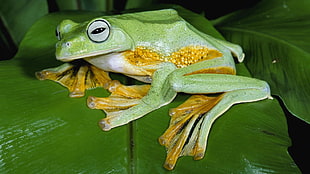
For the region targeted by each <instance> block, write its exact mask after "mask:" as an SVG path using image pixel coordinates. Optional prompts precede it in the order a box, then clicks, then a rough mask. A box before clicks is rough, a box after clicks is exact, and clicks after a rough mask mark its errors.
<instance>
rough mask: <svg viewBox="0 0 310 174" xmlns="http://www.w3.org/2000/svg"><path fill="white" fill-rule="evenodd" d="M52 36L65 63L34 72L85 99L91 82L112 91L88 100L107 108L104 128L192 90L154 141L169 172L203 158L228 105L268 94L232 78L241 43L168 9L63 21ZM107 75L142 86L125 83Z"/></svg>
mask: <svg viewBox="0 0 310 174" xmlns="http://www.w3.org/2000/svg"><path fill="white" fill-rule="evenodd" d="M56 36H57V38H58V40H59V41H58V42H57V44H56V58H57V59H58V60H60V61H63V62H66V63H64V64H63V65H61V66H59V67H56V68H50V69H46V70H43V71H41V72H38V73H36V76H37V77H38V78H39V79H40V80H44V79H50V80H54V81H56V82H58V83H60V84H62V85H63V86H65V87H67V88H68V89H69V91H70V97H82V96H84V92H85V90H86V89H90V88H95V87H103V88H105V89H107V90H109V91H110V92H111V95H110V96H109V97H104V98H100V97H94V96H90V97H88V99H87V104H88V107H89V108H92V109H101V110H104V111H105V113H106V117H105V118H103V119H102V120H100V121H99V126H100V128H101V129H102V130H104V131H108V130H110V129H112V128H114V127H117V126H121V125H125V124H127V123H129V122H130V121H133V120H136V119H138V118H140V117H143V116H144V115H146V114H148V113H150V112H152V111H154V110H156V109H159V108H160V107H162V106H164V105H167V104H169V103H171V102H172V101H173V100H174V98H175V97H176V95H177V93H180V92H182V93H187V94H193V95H192V96H191V97H190V98H189V99H188V100H187V101H185V102H184V103H183V104H181V105H180V106H178V107H177V108H174V109H171V111H170V116H171V121H170V125H169V127H168V129H167V130H166V132H165V133H164V134H163V135H162V136H161V137H160V138H159V142H160V144H161V145H163V146H165V147H166V149H167V157H166V161H165V164H164V167H165V168H166V169H168V170H172V169H173V168H174V167H175V164H176V162H177V159H178V158H179V157H180V156H185V155H187V156H193V157H194V159H195V160H198V159H202V158H203V157H204V154H205V151H206V146H207V140H208V135H209V132H210V129H211V126H212V124H213V123H214V121H215V120H216V119H217V118H218V117H220V116H221V115H222V114H223V113H224V112H225V111H227V110H228V109H229V108H230V107H231V106H232V105H233V104H236V103H244V102H254V101H258V100H263V99H267V98H270V99H271V95H270V88H269V86H268V84H267V83H266V82H265V81H262V80H258V79H255V78H249V77H244V76H238V75H236V68H235V62H234V59H233V57H236V59H237V61H239V62H242V61H243V59H244V53H243V51H242V48H241V47H240V46H239V45H236V44H233V43H229V42H227V41H223V40H219V39H216V38H213V37H211V36H209V35H207V34H205V33H202V32H200V31H198V30H197V29H196V28H194V27H193V26H192V25H191V24H189V23H188V22H186V21H185V20H184V19H182V18H181V17H180V16H179V15H178V13H177V12H176V11H175V10H173V9H165V10H157V11H147V12H137V13H129V14H122V15H114V16H103V17H99V18H95V19H93V20H90V21H87V22H83V23H75V22H73V21H71V20H64V21H62V22H61V23H60V24H59V26H58V27H57V30H56ZM81 60H83V62H87V63H82V64H81ZM108 72H114V73H121V74H124V75H126V76H128V77H130V78H134V79H137V80H139V81H142V82H144V83H145V84H143V85H130V86H125V85H123V84H121V83H120V82H119V81H117V80H112V79H111V78H110V77H109V74H108Z"/></svg>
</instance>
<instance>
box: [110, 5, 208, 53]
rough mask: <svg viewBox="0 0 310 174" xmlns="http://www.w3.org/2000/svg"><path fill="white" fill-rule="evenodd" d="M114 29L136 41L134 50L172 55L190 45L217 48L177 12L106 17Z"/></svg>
mask: <svg viewBox="0 0 310 174" xmlns="http://www.w3.org/2000/svg"><path fill="white" fill-rule="evenodd" d="M105 19H107V20H108V21H109V22H110V23H111V26H112V29H113V27H116V28H119V29H121V30H123V31H124V32H125V33H126V34H128V35H129V36H130V38H131V39H132V40H133V44H132V45H133V47H134V48H135V47H136V46H143V47H147V48H151V49H153V50H155V51H158V52H161V53H162V54H164V55H165V54H170V53H172V52H174V51H176V50H178V49H180V48H182V47H185V46H188V45H201V46H206V47H208V48H214V46H213V45H210V42H208V41H207V40H206V38H205V37H204V36H203V35H204V34H202V33H201V32H199V31H198V30H196V29H194V28H193V27H192V26H191V25H190V24H188V23H187V22H186V21H185V20H184V19H183V18H181V17H180V16H179V15H178V13H177V11H175V10H173V9H166V10H157V11H147V12H138V13H130V14H123V15H117V16H107V17H105Z"/></svg>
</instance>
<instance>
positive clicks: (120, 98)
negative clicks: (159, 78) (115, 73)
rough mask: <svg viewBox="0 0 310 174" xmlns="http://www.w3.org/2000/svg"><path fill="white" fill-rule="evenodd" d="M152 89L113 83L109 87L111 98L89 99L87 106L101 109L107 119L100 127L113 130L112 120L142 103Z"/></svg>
mask: <svg viewBox="0 0 310 174" xmlns="http://www.w3.org/2000/svg"><path fill="white" fill-rule="evenodd" d="M149 89H150V85H132V86H125V85H122V84H121V83H120V82H119V81H116V80H114V81H112V82H111V83H110V85H109V87H108V90H109V91H110V92H111V95H110V96H109V97H104V98H99V97H93V96H90V97H88V100H87V105H88V107H89V108H91V109H101V110H104V111H105V113H106V115H107V116H106V118H104V119H102V120H101V121H100V122H99V126H100V127H101V128H102V130H104V131H108V130H110V129H111V127H110V126H109V122H110V118H113V117H115V116H118V115H120V114H121V113H122V112H124V111H126V110H128V109H129V108H131V107H133V106H136V105H138V104H139V103H140V100H141V98H143V97H144V96H145V95H146V94H147V92H148V91H149Z"/></svg>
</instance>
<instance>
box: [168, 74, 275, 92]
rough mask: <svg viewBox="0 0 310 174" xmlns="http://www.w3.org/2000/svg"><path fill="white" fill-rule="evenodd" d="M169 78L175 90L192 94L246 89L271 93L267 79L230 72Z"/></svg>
mask: <svg viewBox="0 0 310 174" xmlns="http://www.w3.org/2000/svg"><path fill="white" fill-rule="evenodd" d="M169 80H170V84H171V86H172V88H173V89H174V90H175V91H177V92H184V93H190V94H195V93H198V94H208V93H221V92H228V91H235V90H243V89H244V90H253V91H254V92H256V93H257V95H258V96H267V95H270V89H269V86H268V84H267V83H266V82H265V81H262V80H258V79H254V78H249V77H244V76H236V75H228V74H193V75H187V76H173V75H172V76H170V79H169ZM258 96H257V97H258ZM268 97H269V96H268Z"/></svg>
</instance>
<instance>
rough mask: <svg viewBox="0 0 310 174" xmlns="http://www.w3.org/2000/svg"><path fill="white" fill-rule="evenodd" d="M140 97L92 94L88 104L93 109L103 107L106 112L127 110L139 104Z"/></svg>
mask: <svg viewBox="0 0 310 174" xmlns="http://www.w3.org/2000/svg"><path fill="white" fill-rule="evenodd" d="M139 101H140V99H128V98H124V97H119V96H110V97H93V96H90V97H88V99H87V105H88V107H89V108H91V109H101V110H104V111H105V112H106V113H110V112H114V111H119V110H126V109H128V108H130V107H133V106H135V105H137V104H139Z"/></svg>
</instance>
